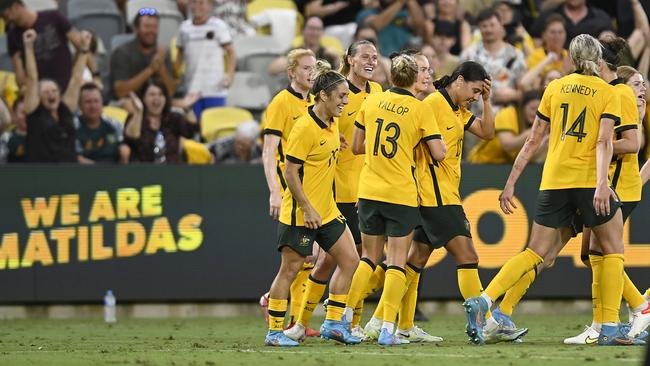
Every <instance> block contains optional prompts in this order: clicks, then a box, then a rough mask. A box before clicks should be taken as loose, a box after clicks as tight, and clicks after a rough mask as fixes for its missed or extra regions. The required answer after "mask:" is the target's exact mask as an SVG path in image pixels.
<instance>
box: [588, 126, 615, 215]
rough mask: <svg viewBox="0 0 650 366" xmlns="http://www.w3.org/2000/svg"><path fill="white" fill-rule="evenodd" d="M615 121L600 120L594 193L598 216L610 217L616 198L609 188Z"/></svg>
mask: <svg viewBox="0 0 650 366" xmlns="http://www.w3.org/2000/svg"><path fill="white" fill-rule="evenodd" d="M614 123H615V121H614V119H612V118H609V117H605V118H601V119H600V128H599V129H598V141H596V192H595V193H594V202H593V204H594V208H595V209H596V214H597V215H602V216H605V215H609V210H610V207H609V199H610V197H612V196H614V197H616V195H615V193H614V191H612V189H611V188H610V187H609V177H608V173H609V163H610V161H611V159H612V153H613V151H614V143H613V140H612V138H613V136H614Z"/></svg>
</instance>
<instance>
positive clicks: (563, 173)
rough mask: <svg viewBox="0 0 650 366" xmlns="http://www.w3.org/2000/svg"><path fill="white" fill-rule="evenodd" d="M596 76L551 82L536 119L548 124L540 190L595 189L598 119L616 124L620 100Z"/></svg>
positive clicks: (618, 118)
mask: <svg viewBox="0 0 650 366" xmlns="http://www.w3.org/2000/svg"><path fill="white" fill-rule="evenodd" d="M613 88H614V87H613V86H611V85H609V84H607V83H606V82H605V81H603V80H602V79H600V78H599V77H597V76H587V75H582V74H580V73H577V72H574V73H572V74H569V75H567V76H564V77H562V78H560V79H557V80H553V81H552V82H551V83H550V84H549V85H548V87H547V88H546V90H545V91H544V95H543V96H542V101H541V102H540V104H539V109H538V110H537V116H538V117H539V118H540V119H541V120H543V121H546V122H549V123H550V124H551V131H550V135H549V143H548V153H547V155H546V161H545V163H544V172H543V173H542V182H541V184H540V188H539V189H540V190H550V189H570V188H595V187H596V142H597V141H598V131H599V129H600V119H601V118H612V119H614V121H616V122H618V121H620V116H621V98H620V97H619V96H618V95H617V94H616V93H614V92H613Z"/></svg>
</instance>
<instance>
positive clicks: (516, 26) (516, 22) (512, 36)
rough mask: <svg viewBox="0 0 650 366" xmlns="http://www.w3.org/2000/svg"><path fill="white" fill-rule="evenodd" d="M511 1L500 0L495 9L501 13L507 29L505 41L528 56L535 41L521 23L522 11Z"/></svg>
mask: <svg viewBox="0 0 650 366" xmlns="http://www.w3.org/2000/svg"><path fill="white" fill-rule="evenodd" d="M511 1H512V0H510V1H508V0H501V1H499V2H498V3H497V5H496V6H495V7H494V11H495V12H496V13H497V14H499V20H500V21H501V24H503V28H504V29H505V32H506V38H505V41H506V42H508V43H510V44H511V45H513V46H515V47H516V48H517V49H518V50H520V51H521V52H523V53H524V56H526V57H527V56H528V55H529V54H530V53H531V52H532V51H533V49H534V48H535V42H534V41H533V37H531V36H530V34H528V32H527V31H526V28H524V26H523V25H522V24H521V18H522V16H521V13H520V12H519V10H518V9H517V8H516V7H515V5H514V4H513V3H512V2H511Z"/></svg>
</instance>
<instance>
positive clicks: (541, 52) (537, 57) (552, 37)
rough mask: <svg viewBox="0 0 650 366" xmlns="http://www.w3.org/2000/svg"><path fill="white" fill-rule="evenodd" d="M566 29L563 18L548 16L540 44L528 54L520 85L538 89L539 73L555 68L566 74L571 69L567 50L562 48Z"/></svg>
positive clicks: (539, 83) (543, 73)
mask: <svg viewBox="0 0 650 366" xmlns="http://www.w3.org/2000/svg"><path fill="white" fill-rule="evenodd" d="M565 41H566V31H565V29H564V18H562V17H561V16H560V15H557V14H552V15H551V16H549V17H548V19H547V21H546V25H545V27H544V32H542V46H541V47H538V48H535V50H534V51H533V52H532V53H531V54H530V56H528V71H527V72H526V74H524V76H523V77H522V79H521V85H522V87H524V88H528V89H539V88H540V87H541V86H542V85H541V77H540V76H541V75H545V74H547V73H548V72H549V71H551V70H557V71H559V72H560V73H561V74H562V75H566V74H568V73H569V71H570V70H571V61H570V59H569V52H568V51H567V50H566V49H565V48H564V43H565Z"/></svg>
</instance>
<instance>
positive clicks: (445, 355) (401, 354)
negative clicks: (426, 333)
mask: <svg viewBox="0 0 650 366" xmlns="http://www.w3.org/2000/svg"><path fill="white" fill-rule="evenodd" d="M219 351H220V352H230V353H238V352H241V353H278V354H299V355H331V354H332V353H331V352H323V351H306V350H305V351H298V350H254V349H241V350H234V349H223V350H219ZM524 352H525V351H524ZM346 354H349V355H351V356H352V355H360V356H381V357H383V356H399V357H404V356H414V357H441V358H486V357H490V355H461V354H456V353H438V352H436V353H423V352H377V351H371V352H364V351H359V352H350V353H346ZM500 356H503V354H500V355H499V356H496V355H495V356H494V357H500ZM526 357H528V358H534V359H540V360H575V359H576V358H575V357H562V356H542V355H531V354H527V356H526ZM595 361H598V359H596V360H595ZM603 361H604V360H603ZM617 361H622V362H640V361H641V359H640V358H619V359H617Z"/></svg>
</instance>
